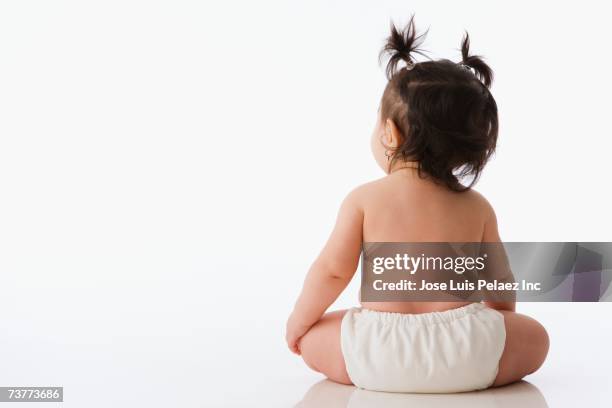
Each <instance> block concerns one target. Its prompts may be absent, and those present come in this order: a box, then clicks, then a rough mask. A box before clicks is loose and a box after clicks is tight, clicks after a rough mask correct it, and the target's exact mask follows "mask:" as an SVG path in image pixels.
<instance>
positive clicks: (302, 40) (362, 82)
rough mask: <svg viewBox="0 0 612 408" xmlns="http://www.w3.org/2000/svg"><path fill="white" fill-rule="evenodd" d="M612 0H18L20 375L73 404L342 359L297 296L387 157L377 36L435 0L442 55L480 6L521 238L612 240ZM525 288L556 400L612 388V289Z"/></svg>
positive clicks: (508, 235) (245, 387)
mask: <svg viewBox="0 0 612 408" xmlns="http://www.w3.org/2000/svg"><path fill="white" fill-rule="evenodd" d="M605 8H606V6H604V5H603V4H602V3H600V2H595V1H582V2H567V3H561V2H552V1H551V2H506V3H503V4H502V3H499V2H498V3H496V4H495V6H494V7H493V5H492V3H491V2H485V1H478V2H476V1H469V2H451V1H448V2H441V1H438V2H433V1H429V2H426V1H375V2H374V1H348V0H346V1H309V2H291V1H285V2H280V1H279V2H272V1H256V2H255V1H226V2H198V1H110V0H107V1H98V2H95V1H89V2H82V1H54V2H49V1H24V0H22V1H3V2H2V3H1V4H0V288H1V290H2V292H1V296H0V308H1V310H2V318H1V319H0V361H1V362H2V363H1V366H0V386H11V385H12V386H19V385H22V386H35V385H60V386H61V385H63V386H64V387H65V401H66V402H64V404H63V406H66V407H68V406H70V407H72V406H75V407H76V406H79V407H80V406H109V405H111V404H112V405H113V406H135V405H142V406H145V405H146V406H167V405H172V406H192V407H196V406H198V407H199V406H234V405H235V406H241V405H262V406H289V405H291V404H295V403H297V402H298V401H299V400H300V399H301V398H302V396H303V394H304V393H305V392H306V390H307V389H308V388H309V386H310V385H312V384H314V383H315V382H316V381H317V380H318V379H319V378H320V377H319V376H318V375H316V374H314V373H311V372H309V371H308V369H307V368H306V367H305V366H304V365H303V364H302V362H301V361H300V360H299V359H297V358H296V357H294V356H292V355H291V354H290V353H289V352H288V351H287V350H286V348H285V344H284V342H283V335H284V322H285V318H286V316H287V314H288V313H289V311H290V309H291V307H292V303H293V301H294V299H295V297H296V295H297V293H298V291H299V289H300V285H301V283H302V280H303V277H304V274H305V272H306V270H307V268H308V266H309V265H310V262H312V260H313V259H314V257H315V256H316V254H317V253H318V251H319V249H320V248H321V246H322V245H323V243H324V241H325V239H326V237H327V234H328V233H329V231H330V229H331V226H332V225H333V222H334V218H335V214H336V211H337V208H338V205H339V203H340V201H341V200H342V198H343V197H344V195H345V194H346V193H347V192H348V191H349V190H351V189H352V188H353V187H355V186H356V185H358V184H361V183H364V182H366V181H369V180H372V179H374V178H377V177H381V176H382V173H381V172H380V170H379V169H378V168H377V167H376V165H375V163H374V161H373V159H372V158H371V156H370V152H369V137H370V133H371V131H372V128H373V126H374V122H375V119H376V109H377V106H378V102H379V99H380V96H381V92H382V90H383V88H384V85H385V78H384V75H383V69H382V68H381V67H380V66H379V65H378V60H377V57H378V52H379V50H380V48H381V46H382V43H383V40H384V38H385V36H386V35H387V34H388V27H389V21H390V19H391V18H393V20H394V21H396V22H398V23H404V22H406V21H407V19H408V17H409V16H410V14H411V13H413V12H415V13H416V22H417V27H418V28H419V29H421V30H425V29H427V28H428V27H429V28H430V31H429V34H428V37H427V40H426V42H425V48H427V49H428V50H430V52H431V54H430V55H431V56H432V57H433V58H449V59H451V60H455V61H458V59H459V55H460V53H459V50H458V48H459V45H460V40H461V36H462V34H463V30H464V29H467V30H468V31H469V33H470V36H471V38H472V50H473V52H474V53H476V54H481V55H484V56H485V58H486V61H487V62H488V63H489V64H490V65H491V66H492V68H493V69H494V71H495V75H496V78H495V83H494V86H493V89H492V91H493V93H494V95H495V97H496V100H497V102H498V106H499V110H500V120H501V130H500V142H499V147H498V153H497V155H496V156H495V158H494V160H493V161H492V162H491V163H490V165H489V166H488V168H487V169H486V170H485V173H484V174H483V177H482V179H481V182H480V183H479V184H478V186H477V189H478V190H479V191H480V192H482V193H483V194H484V195H485V196H486V197H487V198H488V199H489V201H490V202H491V203H492V204H493V206H494V207H495V208H496V211H497V214H498V219H499V223H500V230H501V234H502V238H503V239H504V240H506V241H610V240H611V239H610V231H611V230H612V220H611V218H610V216H609V208H610V199H611V198H612V194H611V193H610V183H609V175H610V165H609V161H608V160H609V152H608V150H609V148H610V132H609V123H608V122H609V96H610V93H611V91H612V89H611V88H612V86H611V85H610V80H609V76H608V75H609V71H610V66H611V62H612V61H611V57H610V54H609V52H608V48H609V39H610V38H611V36H612V28H611V26H610V24H609V21H608V16H609V13H607V10H606V9H605ZM356 284H357V282H356V281H355V282H353V283H352V285H351V287H350V288H349V290H348V291H347V292H346V293H344V294H343V295H342V297H341V299H340V300H339V301H338V303H337V305H335V306H334V307H335V308H336V307H337V308H340V307H348V306H352V305H354V304H355V302H356V297H357V293H356ZM519 309H520V311H522V312H524V313H528V314H531V315H533V316H534V317H535V318H537V319H539V320H541V321H542V322H543V323H544V324H545V326H546V327H547V328H548V330H549V333H550V336H551V350H550V356H549V360H548V361H547V363H546V364H545V366H544V367H543V368H542V370H541V371H540V372H538V373H537V374H535V375H533V376H531V377H528V380H530V381H531V382H532V383H533V384H534V385H536V386H537V387H538V388H539V389H540V391H541V392H542V394H543V395H544V397H545V399H546V400H547V401H548V404H549V405H550V406H551V407H559V406H573V405H575V404H576V403H583V404H586V405H588V406H607V405H608V404H609V401H610V395H609V393H610V391H609V386H610V385H612V383H611V380H610V376H609V373H610V366H611V363H612V361H611V357H610V354H609V345H610V341H611V340H612V323H611V321H612V319H610V317H609V315H610V312H612V308H611V307H610V305H609V304H538V305H533V304H524V305H519ZM606 398H607V399H606ZM585 401H587V402H588V403H586V402H585ZM597 404H601V405H597ZM7 406H8V405H7Z"/></svg>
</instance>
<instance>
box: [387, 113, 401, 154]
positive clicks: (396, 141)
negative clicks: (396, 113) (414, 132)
mask: <svg viewBox="0 0 612 408" xmlns="http://www.w3.org/2000/svg"><path fill="white" fill-rule="evenodd" d="M403 139H404V138H403V135H402V132H401V130H400V129H399V128H398V127H397V125H396V124H395V122H394V121H393V120H391V119H387V120H386V121H385V142H386V145H387V146H389V147H391V148H397V147H399V145H400V144H402V140H403Z"/></svg>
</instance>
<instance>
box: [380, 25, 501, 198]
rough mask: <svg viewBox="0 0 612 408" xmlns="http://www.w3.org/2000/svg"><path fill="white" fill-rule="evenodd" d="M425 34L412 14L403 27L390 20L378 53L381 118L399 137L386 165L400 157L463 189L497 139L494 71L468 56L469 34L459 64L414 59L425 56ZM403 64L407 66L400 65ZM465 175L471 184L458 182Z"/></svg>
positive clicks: (421, 172)
mask: <svg viewBox="0 0 612 408" xmlns="http://www.w3.org/2000/svg"><path fill="white" fill-rule="evenodd" d="M426 34H427V32H425V33H424V34H421V35H417V33H416V29H415V25H414V15H413V16H412V17H411V18H410V21H409V23H408V24H407V26H406V27H405V28H404V29H403V30H398V29H397V28H396V27H395V26H394V25H393V24H391V35H390V36H389V38H387V41H386V44H385V46H384V48H383V49H382V51H381V54H380V57H381V60H382V57H383V56H386V55H388V57H389V59H388V62H387V67H386V73H387V78H388V80H389V82H388V83H387V86H386V88H385V91H384V93H383V97H382V101H381V117H382V120H383V121H384V120H386V119H391V120H392V121H393V122H394V123H395V125H396V126H397V127H398V129H399V130H400V131H401V133H402V136H403V140H402V141H401V144H400V145H399V146H398V147H397V149H395V150H394V151H393V154H392V155H391V161H390V165H391V164H393V163H395V162H396V161H397V160H399V159H402V160H412V161H416V162H418V166H419V167H418V170H419V175H420V176H421V177H426V176H429V177H431V178H432V179H433V180H434V181H435V182H438V183H441V184H444V185H446V186H447V187H449V188H450V189H452V190H455V191H465V190H468V189H470V188H471V187H472V186H473V185H474V184H475V183H476V181H477V180H478V177H479V176H480V173H481V171H482V169H483V168H484V166H485V164H486V163H487V161H488V160H489V158H490V157H491V155H492V154H493V152H494V151H495V146H496V143H497V133H498V128H499V123H498V118H497V104H496V103H495V99H493V95H491V92H490V91H489V88H490V86H491V82H492V81H493V71H492V70H491V68H490V67H489V66H488V65H487V64H486V63H485V62H484V61H483V59H482V57H480V56H478V55H469V52H470V37H469V35H468V33H467V32H466V33H465V35H464V37H463V39H462V43H461V55H462V61H461V62H459V63H455V62H453V61H450V60H448V59H441V60H437V61H433V60H431V59H430V60H427V61H423V62H416V61H415V60H414V55H415V54H420V55H423V56H425V53H424V51H423V50H422V49H420V48H419V47H420V46H421V44H422V42H423V39H424V36H425V35H426ZM401 62H403V63H404V64H405V66H404V67H401V68H399V64H400V63H401ZM398 68H399V69H398ZM468 176H471V177H472V180H471V182H470V183H469V184H468V185H467V186H465V185H463V184H461V183H460V181H459V180H460V179H461V178H464V177H468Z"/></svg>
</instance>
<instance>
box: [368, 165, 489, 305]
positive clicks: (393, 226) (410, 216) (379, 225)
mask: <svg viewBox="0 0 612 408" xmlns="http://www.w3.org/2000/svg"><path fill="white" fill-rule="evenodd" d="M360 196H361V202H362V204H363V211H364V221H363V240H364V242H481V241H483V240H484V234H485V224H486V222H487V219H488V217H490V213H491V210H490V206H489V204H488V202H487V201H486V200H485V199H484V198H483V197H482V196H481V195H480V194H478V193H477V192H475V191H472V190H470V191H466V192H454V191H451V190H449V189H448V188H445V187H443V186H440V185H438V184H435V183H433V182H432V181H430V180H426V179H421V178H419V177H418V176H417V174H416V171H415V170H413V169H404V170H400V171H397V172H394V173H392V174H391V175H389V176H387V177H385V178H383V179H380V180H377V181H375V182H372V183H369V184H366V185H365V186H363V187H362V192H361V194H360ZM468 303H469V302H362V306H363V307H366V308H368V309H373V310H379V311H386V312H399V313H427V312H432V311H443V310H449V309H454V308H457V307H461V306H464V305H466V304H468Z"/></svg>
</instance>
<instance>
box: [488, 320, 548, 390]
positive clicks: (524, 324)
mask: <svg viewBox="0 0 612 408" xmlns="http://www.w3.org/2000/svg"><path fill="white" fill-rule="evenodd" d="M501 313H502V314H503V315H504V322H505V325H506V346H505V348H504V352H503V354H502V357H501V359H500V360H499V372H498V373H497V377H496V378H495V382H494V383H493V386H498V385H505V384H509V383H512V382H515V381H518V380H520V379H521V378H523V377H524V376H526V375H528V374H531V373H533V372H535V371H536V370H537V369H538V368H540V366H541V365H542V363H543V362H544V359H545V358H546V354H548V344H549V343H548V334H547V333H546V330H545V329H544V327H542V325H541V324H540V323H538V322H537V321H535V320H534V319H532V318H530V317H528V316H525V315H522V314H518V313H515V312H508V311H501Z"/></svg>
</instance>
